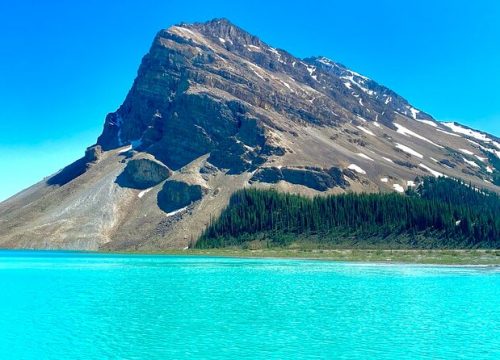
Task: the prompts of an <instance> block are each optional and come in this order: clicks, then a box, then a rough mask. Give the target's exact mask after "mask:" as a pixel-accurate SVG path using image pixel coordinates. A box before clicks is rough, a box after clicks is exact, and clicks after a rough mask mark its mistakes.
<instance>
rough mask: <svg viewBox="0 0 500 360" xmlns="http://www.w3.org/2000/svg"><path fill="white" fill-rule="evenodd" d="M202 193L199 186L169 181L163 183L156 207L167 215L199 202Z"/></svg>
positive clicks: (203, 191)
mask: <svg viewBox="0 0 500 360" xmlns="http://www.w3.org/2000/svg"><path fill="white" fill-rule="evenodd" d="M204 193H205V190H204V189H203V188H202V187H201V186H200V185H192V184H188V183H185V182H182V181H177V180H170V181H167V182H165V184H164V185H163V188H162V189H161V191H160V192H159V193H158V206H159V207H160V209H162V210H163V211H165V212H166V213H169V212H172V211H175V210H179V209H181V208H183V207H186V206H188V205H191V204H192V203H193V202H195V201H198V200H201V198H202V197H203V194H204Z"/></svg>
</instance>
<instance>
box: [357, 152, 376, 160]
mask: <svg viewBox="0 0 500 360" xmlns="http://www.w3.org/2000/svg"><path fill="white" fill-rule="evenodd" d="M358 156H359V157H362V158H364V159H366V160H370V161H375V160H373V159H372V158H371V157H369V156H368V155H365V154H363V153H358Z"/></svg>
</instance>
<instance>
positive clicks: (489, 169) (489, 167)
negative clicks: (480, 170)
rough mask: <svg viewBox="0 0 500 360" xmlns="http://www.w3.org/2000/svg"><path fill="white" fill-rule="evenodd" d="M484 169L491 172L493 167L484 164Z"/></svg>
mask: <svg viewBox="0 0 500 360" xmlns="http://www.w3.org/2000/svg"><path fill="white" fill-rule="evenodd" d="M486 171H487V172H489V173H490V174H493V168H492V167H491V166H486Z"/></svg>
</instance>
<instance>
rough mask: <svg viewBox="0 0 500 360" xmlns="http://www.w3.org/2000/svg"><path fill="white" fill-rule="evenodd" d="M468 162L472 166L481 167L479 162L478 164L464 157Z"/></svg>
mask: <svg viewBox="0 0 500 360" xmlns="http://www.w3.org/2000/svg"><path fill="white" fill-rule="evenodd" d="M462 159H463V160H464V161H465V162H466V163H467V164H469V165H470V166H473V167H477V168H478V167H479V165H478V164H476V163H475V162H474V161H472V160H467V159H466V158H462Z"/></svg>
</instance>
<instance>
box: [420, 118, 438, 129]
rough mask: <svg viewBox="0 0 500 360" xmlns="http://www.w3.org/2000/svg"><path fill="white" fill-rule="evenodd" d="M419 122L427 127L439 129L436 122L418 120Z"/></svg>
mask: <svg viewBox="0 0 500 360" xmlns="http://www.w3.org/2000/svg"><path fill="white" fill-rule="evenodd" d="M415 120H416V119H415ZM417 121H418V122H420V123H422V124H427V125H430V126H433V127H435V128H437V127H438V126H437V124H436V123H435V122H434V121H430V120H417Z"/></svg>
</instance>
